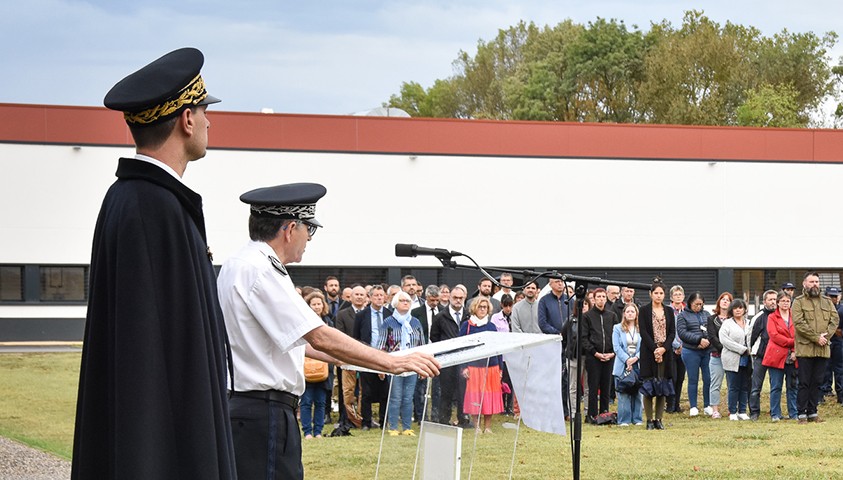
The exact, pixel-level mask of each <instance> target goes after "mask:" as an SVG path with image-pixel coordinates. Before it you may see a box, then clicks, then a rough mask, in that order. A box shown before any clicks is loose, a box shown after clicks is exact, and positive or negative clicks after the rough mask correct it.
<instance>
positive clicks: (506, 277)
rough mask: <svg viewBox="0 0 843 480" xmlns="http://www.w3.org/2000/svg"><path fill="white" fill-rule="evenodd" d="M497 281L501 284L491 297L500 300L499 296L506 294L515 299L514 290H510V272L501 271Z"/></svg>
mask: <svg viewBox="0 0 843 480" xmlns="http://www.w3.org/2000/svg"><path fill="white" fill-rule="evenodd" d="M499 282H500V284H501V289H500V290H498V291H497V292H496V293H495V294H494V295H492V298H494V299H495V300H497V301H499V302H500V301H501V297H503V296H504V294H506V295H509V296H510V297H512V298H513V299H515V292H514V291H513V290H512V288H510V287H512V274H511V273H508V272H503V273H501V279H500V280H499Z"/></svg>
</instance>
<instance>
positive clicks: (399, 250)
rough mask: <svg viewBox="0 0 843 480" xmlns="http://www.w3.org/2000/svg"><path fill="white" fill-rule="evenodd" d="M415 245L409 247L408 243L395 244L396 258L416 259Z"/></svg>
mask: <svg viewBox="0 0 843 480" xmlns="http://www.w3.org/2000/svg"><path fill="white" fill-rule="evenodd" d="M414 247H415V245H409V244H406V243H396V244H395V256H396V257H415V256H416V252H415V248H414Z"/></svg>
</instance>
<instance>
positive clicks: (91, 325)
mask: <svg viewBox="0 0 843 480" xmlns="http://www.w3.org/2000/svg"><path fill="white" fill-rule="evenodd" d="M117 177H118V180H117V181H116V182H115V183H114V184H113V185H112V186H111V188H110V189H109V191H108V193H107V194H106V197H105V200H104V201H103V204H102V208H101V210H100V213H99V217H98V219H97V224H96V230H95V233H94V242H93V251H92V254H91V267H90V295H89V302H88V317H87V322H86V325H85V343H84V349H83V352H82V367H81V371H80V375H79V396H78V402H77V406H76V431H75V434H74V442H73V466H72V474H71V477H72V478H74V479H86V480H87V479H121V480H122V479H151V478H155V479H186V478H201V479H234V478H236V476H237V475H236V471H235V465H234V449H233V444H232V437H231V426H230V423H229V416H228V398H227V392H226V390H227V378H228V374H227V369H226V367H227V348H228V347H227V338H226V333H225V324H224V323H223V317H222V312H221V310H220V307H219V299H218V297H217V289H216V288H217V287H216V276H215V274H214V269H213V265H212V263H211V261H210V258H209V253H208V247H207V244H206V239H205V220H204V216H203V214H202V198H201V197H200V196H199V195H198V194H196V193H195V192H193V191H191V190H190V189H189V188H187V187H186V186H184V185H183V184H182V183H180V182H179V181H178V180H177V179H176V178H174V177H173V176H171V175H170V174H168V173H167V172H165V171H164V170H163V169H161V168H159V167H158V166H155V165H152V164H150V163H147V162H143V161H140V160H134V159H125V158H123V159H120V163H119V166H118V168H117Z"/></svg>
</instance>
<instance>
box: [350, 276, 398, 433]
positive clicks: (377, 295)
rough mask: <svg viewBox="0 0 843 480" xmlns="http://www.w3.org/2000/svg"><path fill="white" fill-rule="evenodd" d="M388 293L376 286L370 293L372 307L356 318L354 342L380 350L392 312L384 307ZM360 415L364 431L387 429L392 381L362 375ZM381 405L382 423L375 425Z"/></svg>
mask: <svg viewBox="0 0 843 480" xmlns="http://www.w3.org/2000/svg"><path fill="white" fill-rule="evenodd" d="M385 301H386V293H385V292H384V290H383V287H382V286H380V285H375V286H374V287H372V290H371V291H370V292H369V306H367V307H366V308H364V309H363V310H360V311H359V312H358V313H357V315H356V316H355V317H354V338H356V339H357V340H359V341H361V342H363V343H365V344H366V345H369V346H371V347H377V344H378V328H380V325H381V324H382V323H383V321H384V319H386V317H389V316H390V315H391V314H392V312H391V311H390V310H389V309H388V308H386V307H384V302H385ZM360 390H361V399H360V414H361V416H362V417H363V420H362V429H363V430H368V429H370V428H372V427H380V426H381V425H384V423H383V420H384V415H385V414H386V400H387V397H388V395H389V381H387V380H386V379H385V378H384V379H381V378H379V377H378V374H377V373H367V372H360ZM373 403H377V404H379V406H380V408H379V409H378V410H379V414H378V418H379V420H380V421H379V422H374V421H372V404H373Z"/></svg>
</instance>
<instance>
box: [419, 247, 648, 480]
mask: <svg viewBox="0 0 843 480" xmlns="http://www.w3.org/2000/svg"><path fill="white" fill-rule="evenodd" d="M457 253H459V252H447V251H445V252H442V253H440V254H438V255H434V256H435V257H436V258H437V259H438V260H439V261H440V262H441V263H442V266H443V267H445V268H452V269H456V268H461V269H465V270H477V271H479V272H480V273H482V274H483V276H485V277H486V278H488V279H489V280H491V281H492V283H493V284H495V285H498V286H501V284H500V283H499V282H498V281H497V280H496V279H495V278H494V277H493V276H492V275H491V274H490V273H489V272H488V270H492V271H496V272H501V273H513V274H519V275H522V277H523V278H525V279H529V280H525V282H524V284H522V285H518V286H516V285H513V286H511V287H510V288H513V289H518V288H523V287H524V286H526V285H527V284H528V283H530V282H533V281H535V280H538V279H539V278H541V277H547V278H558V279H561V280H562V281H563V282H568V281H574V282H575V288H574V298H573V299H574V300H576V306H577V315H576V316H571V315H570V310H569V316H570V318H569V321H571V322H574V323H573V325H572V326H571V329H570V331H571V332H572V333H573V334H574V337H575V342H576V346H575V347H574V351H575V352H576V353H575V354H576V357H575V358H576V359H577V375H576V378H575V379H574V380H573V381H574V382H575V385H576V391H577V395H576V402H575V405H571V406H570V407H571V409H572V410H574V411H573V412H571V422H572V423H573V428H572V430H573V432H572V435H571V442H572V446H571V468H572V470H573V478H574V480H579V478H580V459H581V447H582V408H581V398H580V395H579V387H580V385H579V381H580V379H581V378H582V372H583V369H584V368H585V359H584V358H583V357H582V354H581V351H582V350H581V349H582V338H581V335H580V332H579V325H581V324H582V314H583V311H582V307H583V300H584V299H585V296H586V293H587V292H588V287H589V286H590V285H594V286H608V285H617V286H619V287H633V288H645V289H648V290H649V289H650V284H647V283H641V282H627V281H619V280H607V279H603V278H598V277H583V276H579V275H570V274H564V273H559V272H557V271H556V270H553V271H549V272H535V271H532V270H512V269H505V268H483V267H481V266H480V265H478V264H477V262H475V261H474V259H473V258H471V257H469V256H468V255H466V254H464V253H463V254H460V255H462V256H464V257H466V258H468V259H469V260H471V262H472V263H473V265H460V264H458V263H457V262H456V261H454V260H453V257H454V256H456V254H457ZM571 300H572V299H570V298H569V299H568V300H566V303H567V302H570V301H571ZM620 301H622V300H620ZM562 327H563V330H564V329H565V325H563V326H562ZM566 340H567V339H566ZM562 355H565V352H564V351H563V352H562ZM566 370H567V367H566ZM568 381H569V382H570V381H572V380H571V379H570V378H569V379H568ZM562 394H563V395H566V396H567V395H568V392H562ZM563 398H564V397H563Z"/></svg>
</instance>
